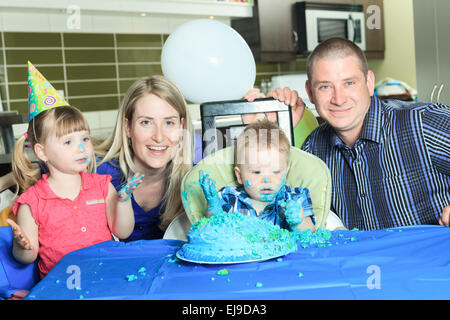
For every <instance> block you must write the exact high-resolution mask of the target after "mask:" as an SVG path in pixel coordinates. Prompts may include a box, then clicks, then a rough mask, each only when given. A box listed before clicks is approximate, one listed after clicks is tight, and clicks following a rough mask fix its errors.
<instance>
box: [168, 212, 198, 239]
mask: <svg viewBox="0 0 450 320" xmlns="http://www.w3.org/2000/svg"><path fill="white" fill-rule="evenodd" d="M190 228H191V222H190V221H189V219H188V217H187V215H186V213H185V212H183V213H182V214H180V215H179V216H177V217H176V218H175V219H173V220H172V222H171V223H170V224H169V226H168V227H167V229H166V232H165V233H164V236H163V239H173V240H183V241H187V238H186V235H187V234H188V232H189V229H190Z"/></svg>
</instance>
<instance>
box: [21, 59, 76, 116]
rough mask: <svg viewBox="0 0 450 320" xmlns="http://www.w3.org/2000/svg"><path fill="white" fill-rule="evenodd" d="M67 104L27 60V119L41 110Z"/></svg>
mask: <svg viewBox="0 0 450 320" xmlns="http://www.w3.org/2000/svg"><path fill="white" fill-rule="evenodd" d="M68 105H69V104H68V103H67V102H66V101H65V100H64V98H63V97H62V96H61V95H60V94H59V93H58V91H56V89H55V88H53V86H52V85H51V84H50V82H48V81H47V79H45V78H44V76H43V75H42V74H41V73H40V72H39V71H38V69H36V67H35V66H33V64H31V62H30V61H28V114H29V119H28V121H31V120H32V119H33V118H34V117H35V116H37V115H38V114H39V113H41V112H42V111H45V110H48V109H51V108H55V107H61V106H68Z"/></svg>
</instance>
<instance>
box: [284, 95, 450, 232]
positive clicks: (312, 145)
mask: <svg viewBox="0 0 450 320" xmlns="http://www.w3.org/2000/svg"><path fill="white" fill-rule="evenodd" d="M302 149H303V150H305V151H307V152H310V153H312V154H314V155H316V156H318V157H319V158H321V159H322V160H323V161H324V162H325V163H326V164H327V165H328V168H329V169H330V172H331V176H332V184H333V186H332V198H331V210H332V211H334V212H335V213H336V214H337V215H338V216H339V217H340V218H341V220H342V222H343V223H344V225H345V226H346V227H347V228H350V229H351V228H358V229H360V230H373V229H383V228H389V227H399V226H406V225H417V224H437V223H438V219H439V217H440V215H441V214H442V210H443V208H444V207H445V206H447V205H450V108H449V107H448V106H445V105H442V104H426V103H419V104H414V105H407V104H405V103H404V102H400V101H381V100H378V99H377V98H375V97H372V99H371V105H370V108H369V111H368V113H367V114H366V117H365V120H364V124H363V128H362V132H361V134H360V137H359V139H358V140H357V141H356V143H355V145H354V147H353V148H349V147H348V146H346V145H345V144H344V143H343V142H342V140H341V139H340V138H339V137H338V136H337V135H336V133H335V131H334V129H333V128H332V127H331V126H330V125H328V124H327V123H324V124H322V125H321V126H320V127H319V128H317V129H316V130H315V131H313V133H312V134H311V135H310V136H309V137H308V139H307V140H306V141H305V143H304V145H303V146H302ZM291 170H292V169H291ZM299 170H301V168H299Z"/></svg>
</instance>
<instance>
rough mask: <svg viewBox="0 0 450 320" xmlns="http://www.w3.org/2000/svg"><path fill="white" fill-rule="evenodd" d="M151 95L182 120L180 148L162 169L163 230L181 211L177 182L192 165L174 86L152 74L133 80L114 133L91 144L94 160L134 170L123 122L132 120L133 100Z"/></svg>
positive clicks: (182, 108) (182, 105)
mask: <svg viewBox="0 0 450 320" xmlns="http://www.w3.org/2000/svg"><path fill="white" fill-rule="evenodd" d="M149 94H154V95H156V96H157V97H159V98H161V99H163V100H165V101H166V102H167V103H169V104H170V105H171V106H172V107H173V108H175V110H177V112H178V113H179V114H180V118H183V119H184V128H183V129H184V130H183V137H182V139H181V140H182V141H181V143H180V148H179V149H178V152H177V153H176V154H175V156H174V158H173V159H172V161H171V162H170V163H169V164H168V166H167V169H166V176H167V186H166V188H167V190H166V193H165V196H164V198H163V204H162V206H161V208H165V209H162V210H164V212H161V213H160V220H161V221H160V228H161V229H162V230H165V229H166V228H167V226H168V225H169V223H170V222H171V221H172V220H173V219H174V218H175V217H176V216H177V215H179V214H180V213H182V212H183V211H184V209H183V204H182V202H181V181H182V179H183V177H184V175H185V174H186V173H187V172H188V171H189V169H190V168H191V167H192V153H193V152H192V143H191V139H192V132H193V131H192V128H191V121H190V117H189V113H188V112H187V106H186V102H185V100H184V98H183V95H182V94H181V92H180V91H179V90H178V88H177V87H176V86H175V85H174V84H173V83H172V82H170V81H169V80H168V79H166V78H165V77H163V76H159V75H154V76H151V77H145V78H141V79H138V80H136V82H134V83H133V84H132V85H131V87H130V88H129V89H128V91H127V92H126V94H125V97H124V99H123V101H122V104H121V106H120V109H119V112H118V115H117V121H116V126H115V128H114V133H113V135H112V136H110V137H109V138H108V139H106V140H105V141H103V142H102V143H101V144H99V145H98V146H96V147H95V151H96V154H97V155H99V156H100V157H102V158H103V159H102V160H101V161H100V162H99V163H98V165H101V164H102V163H105V162H109V161H111V160H115V161H118V163H119V168H120V170H121V172H122V174H123V176H124V181H125V178H126V177H129V176H132V175H134V174H135V173H136V172H137V169H136V166H135V164H134V162H133V148H132V146H131V144H130V142H129V140H128V136H127V132H126V122H125V119H128V123H131V122H132V118H133V114H134V112H135V105H136V102H137V101H138V100H139V99H141V98H142V97H144V96H146V95H149Z"/></svg>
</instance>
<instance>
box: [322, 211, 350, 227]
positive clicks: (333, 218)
mask: <svg viewBox="0 0 450 320" xmlns="http://www.w3.org/2000/svg"><path fill="white" fill-rule="evenodd" d="M325 229H328V230H331V231H333V230H347V228H346V227H345V226H344V224H343V223H342V221H341V219H339V217H338V216H337V214H336V213H334V212H333V211H331V210H330V212H328V217H327V223H326V225H325Z"/></svg>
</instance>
